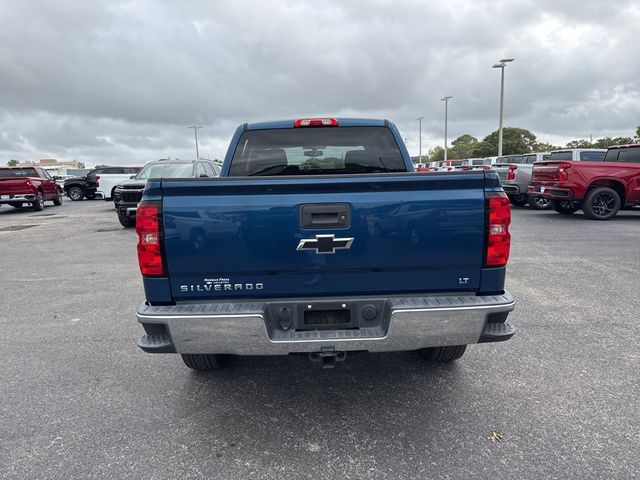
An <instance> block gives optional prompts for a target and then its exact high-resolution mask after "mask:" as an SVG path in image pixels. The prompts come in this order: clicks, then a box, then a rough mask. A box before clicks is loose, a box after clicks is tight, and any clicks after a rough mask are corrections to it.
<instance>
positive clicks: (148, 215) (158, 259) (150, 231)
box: [136, 202, 164, 277]
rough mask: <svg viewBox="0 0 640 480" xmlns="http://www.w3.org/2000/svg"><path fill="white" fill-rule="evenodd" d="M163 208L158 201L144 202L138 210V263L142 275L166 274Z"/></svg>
mask: <svg viewBox="0 0 640 480" xmlns="http://www.w3.org/2000/svg"><path fill="white" fill-rule="evenodd" d="M160 221H161V210H160V206H159V205H158V204H156V203H149V202H144V203H141V204H140V205H138V210H137V211H136V232H137V233H138V263H139V264H140V272H141V273H142V275H148V276H156V277H157V276H162V275H164V264H163V262H162V235H161V234H162V232H161V228H160Z"/></svg>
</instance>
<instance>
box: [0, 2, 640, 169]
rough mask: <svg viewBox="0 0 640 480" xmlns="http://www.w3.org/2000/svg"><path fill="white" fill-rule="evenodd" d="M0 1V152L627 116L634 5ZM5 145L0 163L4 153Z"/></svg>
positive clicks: (571, 125)
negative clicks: (362, 127)
mask: <svg viewBox="0 0 640 480" xmlns="http://www.w3.org/2000/svg"><path fill="white" fill-rule="evenodd" d="M46 3H48V4H42V3H41V2H37V1H35V0H30V1H27V0H23V1H21V2H11V3H5V5H3V6H2V7H0V71H1V72H2V75H0V105H1V106H2V107H1V108H2V109H1V110H0V133H1V135H0V163H4V161H6V159H8V158H20V159H34V158H39V157H43V156H54V157H60V158H78V159H79V160H85V161H87V162H89V163H105V162H112V163H141V162H144V161H146V160H151V159H154V158H158V157H160V156H166V155H171V156H179V157H182V158H187V157H193V156H194V153H193V141H192V133H191V131H189V130H187V129H186V128H185V127H186V126H187V125H190V124H193V123H194V122H195V123H198V124H201V125H203V126H204V128H203V129H202V130H201V131H200V137H201V140H202V148H201V151H203V152H204V153H205V154H207V155H210V156H215V157H218V158H221V157H222V156H223V155H224V150H225V146H226V143H227V142H228V140H229V138H230V136H231V134H232V133H233V129H234V127H235V126H236V125H237V124H239V123H242V122H245V121H255V120H265V119H274V118H288V117H296V116H305V115H319V114H330V115H353V116H382V117H385V118H389V119H392V120H394V121H396V122H397V123H398V125H399V127H400V129H401V131H402V132H403V134H404V136H405V137H406V138H407V139H408V142H409V147H410V149H411V150H412V151H416V150H417V143H418V142H417V122H416V121H415V118H416V117H417V116H425V120H424V122H423V133H424V139H423V148H425V149H426V148H428V147H433V146H434V145H436V144H440V143H441V139H440V137H441V136H442V130H443V127H442V123H443V119H442V117H443V105H442V102H440V101H439V99H440V97H441V96H443V95H453V97H454V99H453V100H452V101H451V103H450V132H451V136H453V137H455V136H457V135H460V134H462V133H471V134H473V135H476V136H479V137H482V136H484V135H486V134H488V133H489V132H490V131H492V130H495V128H496V126H497V117H498V96H499V71H498V70H494V69H491V65H492V64H493V63H494V62H495V61H496V60H498V59H499V58H502V57H504V56H514V57H516V61H515V62H514V63H513V64H511V65H509V66H508V67H507V71H506V80H507V82H506V85H507V89H506V103H505V105H506V109H505V113H506V123H507V124H508V125H514V126H521V127H524V128H529V129H531V130H533V131H534V132H535V133H537V134H538V135H539V136H540V137H541V138H544V139H556V140H558V141H565V140H566V139H570V138H574V137H585V136H588V135H594V136H599V135H629V134H631V133H632V131H633V129H634V128H635V126H636V125H637V124H639V123H640V118H639V115H638V113H637V112H638V111H640V85H639V80H638V78H639V77H638V75H637V65H638V64H639V61H640V51H639V50H638V49H637V45H636V44H637V38H636V37H637V35H636V31H637V29H636V26H637V25H638V22H639V21H640V7H638V6H637V2H616V4H615V6H614V5H612V4H611V3H608V2H601V1H590V2H586V3H585V2H582V1H573V0H569V1H550V0H542V1H537V2H526V1H523V2H507V1H492V2H490V1H476V2H470V1H466V2H465V1H460V0H455V1H449V2H442V3H440V2H438V3H434V2H421V1H404V2H391V1H382V0H378V1H370V2H329V1H319V2H301V1H278V2H264V1H238V2H210V1H204V0H198V1H191V2H186V3H185V4H178V3H176V2H170V1H166V2H162V1H151V0H143V1H137V2H128V1H121V2H113V1H109V2H107V1H103V2H98V1H96V2H81V1H77V2H72V1H60V2H46ZM3 157H4V158H5V160H3Z"/></svg>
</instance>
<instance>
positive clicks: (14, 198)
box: [0, 193, 36, 203]
mask: <svg viewBox="0 0 640 480" xmlns="http://www.w3.org/2000/svg"><path fill="white" fill-rule="evenodd" d="M35 199H36V196H35V195H34V194H30V193H20V194H18V195H0V203H18V202H25V203H27V202H33V201H34V200H35Z"/></svg>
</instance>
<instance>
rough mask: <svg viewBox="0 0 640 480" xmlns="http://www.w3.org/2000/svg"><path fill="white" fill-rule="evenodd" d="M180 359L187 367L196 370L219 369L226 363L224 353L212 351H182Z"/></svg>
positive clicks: (208, 370)
mask: <svg viewBox="0 0 640 480" xmlns="http://www.w3.org/2000/svg"><path fill="white" fill-rule="evenodd" d="M182 361H183V362H184V364H185V365H186V366H187V367H189V368H190V369H192V370H197V371H198V372H210V371H212V370H220V369H221V368H222V367H224V365H225V363H226V361H225V356H224V355H216V354H212V353H183V354H182Z"/></svg>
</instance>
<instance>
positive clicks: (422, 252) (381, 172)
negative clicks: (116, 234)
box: [137, 118, 514, 370]
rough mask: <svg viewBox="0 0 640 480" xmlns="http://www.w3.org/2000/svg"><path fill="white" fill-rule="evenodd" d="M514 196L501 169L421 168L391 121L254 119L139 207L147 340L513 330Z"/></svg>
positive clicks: (362, 337)
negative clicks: (210, 171) (212, 161)
mask: <svg viewBox="0 0 640 480" xmlns="http://www.w3.org/2000/svg"><path fill="white" fill-rule="evenodd" d="M510 220H511V212H510V208H509V199H508V198H507V196H506V195H505V194H504V192H503V191H502V188H501V187H500V183H499V181H498V178H497V176H496V174H495V173H493V172H485V171H454V172H446V173H415V172H413V167H412V164H411V161H410V158H409V154H408V152H407V149H406V147H405V145H404V143H403V142H402V139H401V136H400V134H399V132H398V130H397V128H396V127H395V125H394V124H393V123H391V122H389V121H387V120H362V119H342V118H339V119H336V118H313V119H297V120H290V121H278V122H268V123H255V124H244V125H242V126H240V127H239V128H238V129H237V131H236V132H235V135H234V136H233V138H232V140H231V144H230V146H229V149H228V152H227V155H226V157H225V161H224V165H223V167H222V172H221V176H220V177H219V178H215V179H212V178H193V179H167V178H164V179H150V180H149V181H148V183H147V186H146V189H145V191H144V196H143V199H142V202H141V203H140V204H139V206H138V210H137V233H138V236H139V243H138V258H139V264H140V269H141V273H142V276H143V282H144V288H145V294H146V301H145V302H144V303H142V304H141V305H140V306H139V307H138V309H137V318H138V321H139V322H140V323H141V324H142V326H143V327H144V330H145V335H143V336H141V337H140V338H139V340H138V345H139V346H140V348H142V349H143V350H144V351H146V352H150V353H180V354H182V358H183V360H184V363H185V364H186V365H187V366H188V367H189V368H192V369H195V370H211V369H215V368H219V367H221V366H222V365H223V364H224V361H225V359H226V358H228V356H229V355H287V354H294V353H302V354H306V355H309V357H310V358H311V359H312V360H315V361H318V362H319V363H321V364H322V365H323V366H325V367H331V366H333V365H334V364H335V362H336V361H341V360H344V359H345V357H346V353H347V352H348V351H369V352H386V351H401V350H403V351H409V350H415V351H418V352H419V353H420V356H422V357H424V358H426V359H427V360H431V361H436V362H449V361H452V360H456V359H458V358H460V357H461V356H462V355H463V353H464V351H465V348H466V346H467V345H468V344H474V343H482V342H495V341H502V340H507V339H509V338H511V336H512V335H513V334H514V328H513V327H512V326H511V325H510V324H509V323H508V322H507V321H506V319H507V316H508V314H509V312H511V311H512V310H513V308H514V300H513V298H512V297H511V295H510V294H509V293H508V292H506V291H505V290H504V280H505V270H506V264H507V260H508V257H509V248H510V235H509V230H508V227H509V223H510Z"/></svg>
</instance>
